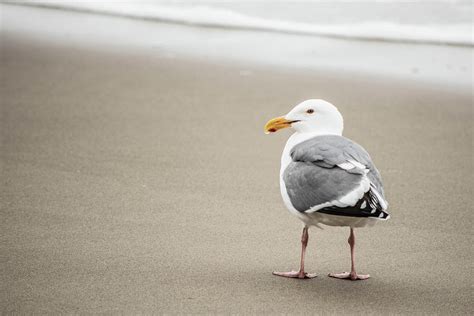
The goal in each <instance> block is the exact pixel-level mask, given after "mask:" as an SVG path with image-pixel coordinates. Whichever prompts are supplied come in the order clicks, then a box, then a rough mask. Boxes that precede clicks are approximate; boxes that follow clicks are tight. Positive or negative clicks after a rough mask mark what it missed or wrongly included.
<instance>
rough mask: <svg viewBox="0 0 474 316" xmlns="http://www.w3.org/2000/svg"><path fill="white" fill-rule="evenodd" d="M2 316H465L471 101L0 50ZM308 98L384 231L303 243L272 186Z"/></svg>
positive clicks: (336, 80) (86, 55)
mask: <svg viewBox="0 0 474 316" xmlns="http://www.w3.org/2000/svg"><path fill="white" fill-rule="evenodd" d="M1 73H2V92H1V93H2V116H1V122H0V123H1V137H2V148H1V163H2V175H1V191H2V193H1V217H2V220H1V222H0V229H1V232H2V234H1V235H2V237H1V244H0V247H1V248H0V253H1V258H2V264H1V281H0V284H1V288H0V304H1V310H2V313H9V312H15V313H32V312H39V313H66V312H68V313H70V312H72V313H74V312H81V313H97V312H118V311H121V312H126V313H132V312H142V313H149V312H156V313H157V312H168V313H209V312H213V313H238V312H240V313H261V312H265V313H321V314H323V313H376V314H381V313H413V312H416V313H428V314H432V313H435V314H469V313H472V312H473V308H472V276H473V274H472V271H473V270H472V202H473V201H472V185H473V181H472V167H473V166H472V99H471V98H472V97H471V94H470V91H452V90H444V89H443V88H442V87H438V86H434V87H428V86H416V85H414V84H413V83H403V82H395V81H390V80H388V79H387V80H384V79H378V78H364V77H362V76H360V77H355V76H351V77H350V78H344V77H341V76H336V75H335V74H325V73H311V72H306V73H303V72H295V71H289V70H284V69H281V70H278V69H273V70H271V69H265V68H258V67H255V66H254V67H246V68H242V67H239V66H238V65H233V66H226V65H223V64H216V65H212V64H204V63H200V62H198V61H194V62H193V61H186V60H178V59H170V58H168V59H167V58H159V57H157V56H156V55H153V54H149V53H147V52H142V53H140V52H136V51H135V52H129V53H127V52H121V53H117V54H113V53H107V52H96V51H93V50H91V49H89V48H87V49H86V48H83V47H81V46H78V45H70V46H61V45H53V44H50V43H46V42H38V41H34V40H31V39H28V38H27V37H23V36H20V35H19V34H8V35H5V34H4V36H3V38H2V61H1ZM313 97H319V98H324V99H327V100H329V101H331V102H333V103H334V104H336V105H337V106H338V107H339V109H340V110H341V112H342V113H343V115H344V117H345V124H346V130H345V135H346V136H348V137H350V138H352V139H354V140H356V141H357V142H359V143H360V144H362V145H363V146H364V147H365V148H366V149H367V150H368V151H369V152H370V153H371V155H372V158H373V159H374V161H375V162H376V164H377V166H378V168H379V169H380V171H381V173H382V176H383V178H384V182H385V188H386V194H387V198H388V201H389V203H390V213H391V215H392V219H391V220H390V221H388V222H386V223H383V224H380V225H378V226H376V227H374V228H371V229H360V230H357V231H356V238H357V250H356V251H357V253H356V256H357V260H358V262H357V264H358V266H357V267H358V270H359V272H360V273H370V274H371V275H372V278H371V279H370V280H368V281H364V282H349V281H340V280H335V279H330V278H328V277H327V276H326V275H327V274H328V273H329V272H340V271H344V270H347V269H349V264H350V261H349V249H348V246H347V242H346V239H347V237H348V229H347V228H345V229H343V228H327V229H325V230H318V229H315V228H313V229H312V230H311V231H310V242H309V249H308V257H307V268H308V270H309V271H311V272H317V273H318V274H319V277H318V278H316V279H313V280H288V279H284V278H278V277H274V276H272V275H271V271H273V270H285V269H292V268H296V267H297V265H298V260H299V248H300V244H299V238H300V230H301V224H300V222H299V221H298V220H297V219H296V218H294V217H292V216H291V215H290V214H289V213H288V212H287V211H286V209H285V208H284V206H283V203H282V201H281V197H280V193H279V188H278V170H279V159H280V154H281V150H282V148H283V145H284V142H285V141H286V138H287V137H288V136H289V131H282V132H279V133H277V134H275V135H264V134H263V125H264V123H265V122H266V121H267V119H269V118H272V117H274V116H277V115H281V114H285V113H286V112H287V111H288V110H289V109H291V108H292V107H293V105H294V104H296V103H297V102H299V101H301V100H304V99H307V98H313Z"/></svg>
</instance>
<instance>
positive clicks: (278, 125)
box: [265, 116, 293, 134]
mask: <svg viewBox="0 0 474 316" xmlns="http://www.w3.org/2000/svg"><path fill="white" fill-rule="evenodd" d="M291 123H293V121H288V120H287V119H285V118H284V117H283V116H281V117H276V118H274V119H271V120H270V121H268V122H267V124H265V134H270V133H275V132H276V131H278V130H279V129H282V128H287V127H290V126H291Z"/></svg>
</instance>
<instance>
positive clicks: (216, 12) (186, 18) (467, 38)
mask: <svg viewBox="0 0 474 316" xmlns="http://www.w3.org/2000/svg"><path fill="white" fill-rule="evenodd" d="M15 4H23V5H33V6H40V7H48V8H56V9H64V10H75V11H81V12H89V13H98V14H107V15H112V16H121V17H127V18H134V19H144V20H151V21H158V22H168V23H178V24H185V25H194V26H204V27H216V28H227V29H241V30H258V31H270V32H280V33H291V34H302V35H315V36H327V37H336V38H346V39H358V40H373V41H389V42H410V43H428V44H447V45H458V46H474V37H473V36H472V29H473V25H472V23H466V22H463V23H450V24H434V23H433V24H407V23H394V22H393V21H392V22H383V21H367V22H355V23H331V24H314V23H306V22H298V21H294V20H293V21H286V20H281V19H270V18H266V17H265V18H263V17H257V16H251V15H247V14H242V13H240V12H235V11H232V10H229V9H223V8H218V7H212V6H207V5H206V6H205V5H192V6H183V5H181V6H177V5H169V4H166V5H163V4H149V3H148V4H144V3H135V2H109V3H107V2H69V1H61V2H58V1H43V0H36V1H25V2H20V3H18V2H15Z"/></svg>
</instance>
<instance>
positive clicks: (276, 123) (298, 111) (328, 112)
mask: <svg viewBox="0 0 474 316" xmlns="http://www.w3.org/2000/svg"><path fill="white" fill-rule="evenodd" d="M290 126H291V127H292V128H293V129H294V130H295V131H296V132H297V133H312V134H313V133H314V134H318V135H342V130H343V128H344V122H343V119H342V115H341V113H339V111H338V110H337V108H336V107H335V106H334V105H332V104H331V103H329V102H327V101H324V100H321V99H311V100H306V101H304V102H301V103H300V104H298V105H297V106H295V107H294V108H293V110H291V111H290V112H289V113H288V114H286V115H285V116H283V117H277V118H274V119H272V120H270V121H268V123H267V124H266V125H265V132H266V133H267V134H268V133H273V132H276V131H278V130H279V129H282V128H286V127H290Z"/></svg>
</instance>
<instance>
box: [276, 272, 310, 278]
mask: <svg viewBox="0 0 474 316" xmlns="http://www.w3.org/2000/svg"><path fill="white" fill-rule="evenodd" d="M272 274H273V275H277V276H281V277H285V278H297V279H313V278H315V277H317V275H316V273H308V272H304V271H290V272H277V271H274V272H273V273H272Z"/></svg>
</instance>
